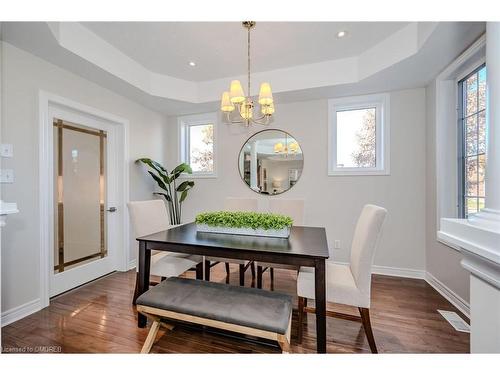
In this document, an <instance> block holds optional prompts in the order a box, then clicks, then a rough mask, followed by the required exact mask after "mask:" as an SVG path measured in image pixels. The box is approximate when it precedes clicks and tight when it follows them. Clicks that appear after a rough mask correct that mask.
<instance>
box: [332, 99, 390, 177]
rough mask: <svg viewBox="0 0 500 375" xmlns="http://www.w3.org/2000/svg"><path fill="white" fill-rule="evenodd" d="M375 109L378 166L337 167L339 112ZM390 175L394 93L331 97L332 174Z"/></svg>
mask: <svg viewBox="0 0 500 375" xmlns="http://www.w3.org/2000/svg"><path fill="white" fill-rule="evenodd" d="M368 108H375V113H376V114H375V132H376V135H375V147H376V149H375V155H376V156H375V159H376V166H375V167H372V168H367V167H348V168H339V167H337V112H342V111H349V110H359V109H368ZM377 175H379V176H387V175H390V95H389V94H388V93H381V94H374V95H362V96H351V97H344V98H336V99H329V100H328V176H377Z"/></svg>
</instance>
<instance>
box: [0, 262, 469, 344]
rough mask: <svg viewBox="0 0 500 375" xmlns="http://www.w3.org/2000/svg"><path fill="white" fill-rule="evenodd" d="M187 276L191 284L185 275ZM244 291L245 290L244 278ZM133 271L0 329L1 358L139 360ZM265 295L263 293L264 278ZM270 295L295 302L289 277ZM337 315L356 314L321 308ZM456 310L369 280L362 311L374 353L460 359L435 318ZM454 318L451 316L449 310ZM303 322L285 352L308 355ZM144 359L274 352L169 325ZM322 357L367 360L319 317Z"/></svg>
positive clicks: (429, 293) (345, 330)
mask: <svg viewBox="0 0 500 375" xmlns="http://www.w3.org/2000/svg"><path fill="white" fill-rule="evenodd" d="M187 277H194V272H189V273H188V274H187ZM246 277H247V278H246V285H247V286H249V285H250V283H251V275H250V272H247V273H246ZM211 280H212V281H219V282H224V281H225V270H224V265H223V264H222V265H217V266H216V267H214V268H213V269H212V277H211ZM134 282H135V272H134V271H129V272H126V273H114V274H111V275H109V276H106V277H104V278H101V279H99V280H96V281H94V282H92V283H89V284H87V285H84V286H82V287H80V288H78V289H75V290H73V291H70V292H68V293H66V294H63V295H61V296H58V297H56V298H54V299H53V300H51V303H50V306H49V307H47V308H45V309H43V310H41V311H39V312H37V313H35V314H32V315H30V316H28V317H26V318H24V319H21V320H19V321H17V322H15V323H12V324H11V325H9V326H7V327H4V328H3V329H2V348H3V351H4V352H16V351H22V349H23V348H33V347H53V348H55V349H54V350H55V351H61V352H63V353H139V352H140V349H141V346H142V344H143V342H144V340H145V339H146V336H147V329H140V328H137V322H136V312H135V308H133V307H132V305H131V301H132V296H133V292H134ZM230 282H231V284H234V285H238V284H239V278H238V270H237V267H236V266H232V268H231V278H230ZM263 287H264V288H265V289H269V288H270V280H269V277H264V286H263ZM274 287H275V290H279V291H284V292H288V293H291V294H293V295H294V296H295V305H296V304H297V298H296V294H295V293H296V275H295V273H294V272H293V271H287V270H275V281H274ZM329 308H333V309H336V310H337V311H341V312H350V313H353V312H356V311H357V310H354V309H353V310H351V309H347V308H346V307H343V306H334V305H332V306H329ZM437 309H446V310H453V311H457V310H456V309H455V308H454V307H453V306H452V305H451V304H450V303H448V302H447V301H446V300H445V299H444V298H443V297H441V295H439V294H438V293H437V292H436V291H435V290H434V289H433V288H432V287H431V286H429V285H428V284H427V283H426V282H425V281H423V280H413V279H403V278H396V277H389V276H379V275H375V276H374V277H373V284H372V307H371V309H370V314H371V319H372V326H373V332H374V335H375V340H376V342H377V346H378V349H379V352H380V353H467V352H468V351H469V335H468V334H466V333H460V332H456V331H455V330H454V329H453V328H452V327H451V326H450V325H449V324H448V323H447V322H446V321H445V320H444V319H443V318H442V317H441V315H440V314H439V313H438V312H437V311H436V310H437ZM457 312H458V311H457ZM308 315H309V316H308V317H307V318H306V319H305V321H304V332H303V340H302V344H301V345H299V344H298V343H297V312H296V311H294V315H293V322H292V339H291V351H292V353H314V352H315V349H316V340H315V336H316V334H315V319H314V316H313V315H311V314H308ZM158 337H159V339H158V340H157V342H156V344H155V345H154V346H153V348H152V351H151V352H152V353H279V352H280V349H279V347H278V346H277V345H275V344H274V343H261V342H256V341H247V340H241V339H237V338H234V337H231V336H229V335H224V334H221V332H219V333H214V332H211V331H209V330H203V329H202V328H200V327H194V326H184V325H177V326H176V327H175V328H174V330H173V331H170V332H164V331H163V330H162V331H161V333H160V334H159V335H158ZM327 352H328V353H357V352H363V353H369V352H370V349H369V346H368V342H367V340H366V337H365V335H364V332H363V328H362V327H361V324H359V323H357V322H350V321H345V320H339V319H333V318H327Z"/></svg>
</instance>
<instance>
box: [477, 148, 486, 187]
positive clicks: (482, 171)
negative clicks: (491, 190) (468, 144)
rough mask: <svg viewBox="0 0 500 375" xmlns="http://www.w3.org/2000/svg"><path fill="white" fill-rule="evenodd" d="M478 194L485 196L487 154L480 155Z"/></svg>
mask: <svg viewBox="0 0 500 375" xmlns="http://www.w3.org/2000/svg"><path fill="white" fill-rule="evenodd" d="M478 158H479V159H478V160H479V162H478V194H477V195H479V196H480V197H484V196H485V194H484V176H485V174H486V173H485V172H486V156H485V155H480V156H479V157H478Z"/></svg>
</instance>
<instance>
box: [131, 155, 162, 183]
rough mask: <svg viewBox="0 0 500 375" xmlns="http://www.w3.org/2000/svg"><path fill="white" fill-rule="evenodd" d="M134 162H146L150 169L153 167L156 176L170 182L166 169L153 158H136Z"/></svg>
mask: <svg viewBox="0 0 500 375" xmlns="http://www.w3.org/2000/svg"><path fill="white" fill-rule="evenodd" d="M135 162H136V163H137V162H141V163H143V164H146V165H147V166H148V167H150V168H151V169H154V170H155V171H156V173H158V176H159V177H160V178H161V179H162V180H163V181H164V182H165V183H166V184H169V183H170V178H169V177H168V171H167V170H166V169H165V168H164V167H163V166H162V165H161V164H160V163H158V162H157V161H154V160H152V159H149V158H142V159H137V160H136V161H135Z"/></svg>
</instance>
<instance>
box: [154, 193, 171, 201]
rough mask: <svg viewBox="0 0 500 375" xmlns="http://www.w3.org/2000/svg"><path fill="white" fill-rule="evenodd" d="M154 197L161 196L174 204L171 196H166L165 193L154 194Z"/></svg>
mask: <svg viewBox="0 0 500 375" xmlns="http://www.w3.org/2000/svg"><path fill="white" fill-rule="evenodd" d="M153 194H154V195H161V196H163V197H164V198H165V199H166V200H167V201H168V202H172V198H170V195H168V194H165V193H153Z"/></svg>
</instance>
